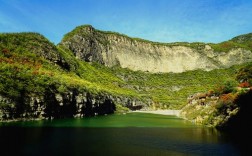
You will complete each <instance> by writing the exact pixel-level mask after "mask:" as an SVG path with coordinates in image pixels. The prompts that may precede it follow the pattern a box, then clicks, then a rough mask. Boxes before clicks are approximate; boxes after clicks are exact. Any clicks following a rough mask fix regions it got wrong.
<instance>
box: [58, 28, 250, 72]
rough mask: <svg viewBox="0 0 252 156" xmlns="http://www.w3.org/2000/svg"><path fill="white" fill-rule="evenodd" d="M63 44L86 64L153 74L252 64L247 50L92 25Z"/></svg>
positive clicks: (69, 37) (72, 34) (70, 36)
mask: <svg viewBox="0 0 252 156" xmlns="http://www.w3.org/2000/svg"><path fill="white" fill-rule="evenodd" d="M60 44H61V45H63V46H64V47H66V48H67V49H69V50H70V51H72V52H73V53H74V55H75V56H76V57H77V58H79V59H82V60H83V61H87V62H98V63H101V64H104V65H106V66H108V67H112V66H117V65H118V66H120V67H122V68H129V69H131V70H134V71H137V70H140V71H148V72H153V73H159V72H162V73H163V72H174V73H180V72H184V71H188V70H196V69H203V70H207V71H208V70H212V69H216V68H222V67H230V66H232V65H235V64H241V63H244V62H250V61H252V53H251V51H250V50H247V49H245V48H231V49H230V50H228V51H226V52H223V51H216V50H214V49H213V47H212V46H211V45H212V44H202V43H170V44H165V43H156V42H151V41H146V40H142V39H133V38H130V37H127V36H125V35H121V34H118V33H113V32H105V31H99V30H96V29H94V28H93V27H92V26H89V25H87V26H80V27H77V28H76V29H75V30H73V31H72V32H70V33H68V34H66V35H65V37H64V39H63V40H62V42H61V43H60Z"/></svg>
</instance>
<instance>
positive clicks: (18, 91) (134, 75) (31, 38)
mask: <svg viewBox="0 0 252 156" xmlns="http://www.w3.org/2000/svg"><path fill="white" fill-rule="evenodd" d="M0 52H1V53H0V71H1V76H0V94H1V95H3V96H5V97H10V98H11V99H15V100H19V99H20V98H21V97H22V96H24V95H30V94H41V95H42V94H43V93H44V92H45V91H46V90H47V89H51V90H54V91H55V92H59V93H62V92H66V91H68V90H72V89H77V90H86V91H89V92H91V93H92V94H100V93H106V94H109V95H115V96H124V97H130V98H136V99H139V100H141V101H145V100H146V99H151V100H152V101H153V102H152V105H151V107H153V108H173V109H180V108H181V107H182V106H184V105H185V104H186V98H187V96H188V95H190V94H193V93H195V92H202V91H206V90H210V89H211V88H213V87H214V86H215V85H217V84H221V83H224V82H225V81H232V80H234V78H235V73H236V71H237V70H238V68H239V66H234V67H232V68H229V69H216V70H212V71H209V72H207V71H201V70H197V71H188V72H184V73H178V74H175V73H165V74H152V73H147V72H141V71H138V72H133V71H131V70H128V69H122V68H119V67H113V68H108V67H105V66H103V65H100V64H95V63H86V62H83V61H81V60H78V59H76V58H75V57H74V56H73V54H72V53H71V52H70V51H67V50H66V49H64V48H63V47H61V46H55V45H53V44H52V43H51V42H50V41H48V40H47V39H46V38H44V37H43V36H42V35H40V34H36V33H10V34H0ZM1 105H4V104H1Z"/></svg>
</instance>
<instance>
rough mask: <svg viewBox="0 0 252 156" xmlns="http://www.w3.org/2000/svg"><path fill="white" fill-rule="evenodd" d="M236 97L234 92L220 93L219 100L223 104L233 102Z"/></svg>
mask: <svg viewBox="0 0 252 156" xmlns="http://www.w3.org/2000/svg"><path fill="white" fill-rule="evenodd" d="M236 98H237V94H234V93H228V94H222V95H221V96H220V100H221V101H222V103H223V104H230V103H233V102H234V100H235V99H236Z"/></svg>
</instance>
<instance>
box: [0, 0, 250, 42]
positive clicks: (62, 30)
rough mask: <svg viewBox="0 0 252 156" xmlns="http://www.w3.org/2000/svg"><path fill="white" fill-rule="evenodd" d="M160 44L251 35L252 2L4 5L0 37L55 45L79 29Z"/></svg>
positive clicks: (30, 0) (77, 0)
mask: <svg viewBox="0 0 252 156" xmlns="http://www.w3.org/2000/svg"><path fill="white" fill-rule="evenodd" d="M83 24H91V25H93V26H94V27H95V28H96V29H100V30H106V31H116V32H119V33H123V34H126V35H128V36H131V37H138V38H144V39H147V40H151V41H157V42H177V41H178V42H183V41H186V42H197V41H199V42H213V43H218V42H222V41H225V40H228V39H231V38H232V37H234V36H237V35H240V34H245V33H250V32H252V1H251V0H0V32H38V33H41V34H42V35H44V36H45V37H47V38H48V39H49V40H50V41H52V42H53V43H55V44H57V43H59V42H60V40H61V39H62V37H63V35H64V34H66V33H67V32H69V31H71V30H72V29H74V28H75V27H76V26H79V25H83Z"/></svg>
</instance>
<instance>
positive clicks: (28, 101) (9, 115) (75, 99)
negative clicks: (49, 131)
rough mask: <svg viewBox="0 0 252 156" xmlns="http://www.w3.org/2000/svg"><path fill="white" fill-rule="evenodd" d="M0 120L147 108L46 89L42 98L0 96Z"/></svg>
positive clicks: (116, 99)
mask: <svg viewBox="0 0 252 156" xmlns="http://www.w3.org/2000/svg"><path fill="white" fill-rule="evenodd" d="M0 104H2V105H1V109H0V121H1V120H3V121H5V120H17V119H18V120H20V119H54V118H55V119H59V118H71V117H87V116H95V115H105V114H112V113H114V112H115V111H116V104H120V105H122V106H124V107H128V108H130V109H131V110H137V109H141V108H144V107H148V105H147V104H146V103H143V102H142V101H139V100H137V99H134V98H127V97H120V96H117V97H115V96H111V95H108V94H97V95H96V94H92V93H89V92H78V91H77V90H72V91H68V92H65V93H57V92H54V91H51V90H50V89H48V90H47V91H46V92H45V93H44V94H43V95H35V94H34V95H27V96H23V97H22V98H21V99H10V98H8V97H5V96H3V95H0Z"/></svg>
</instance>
